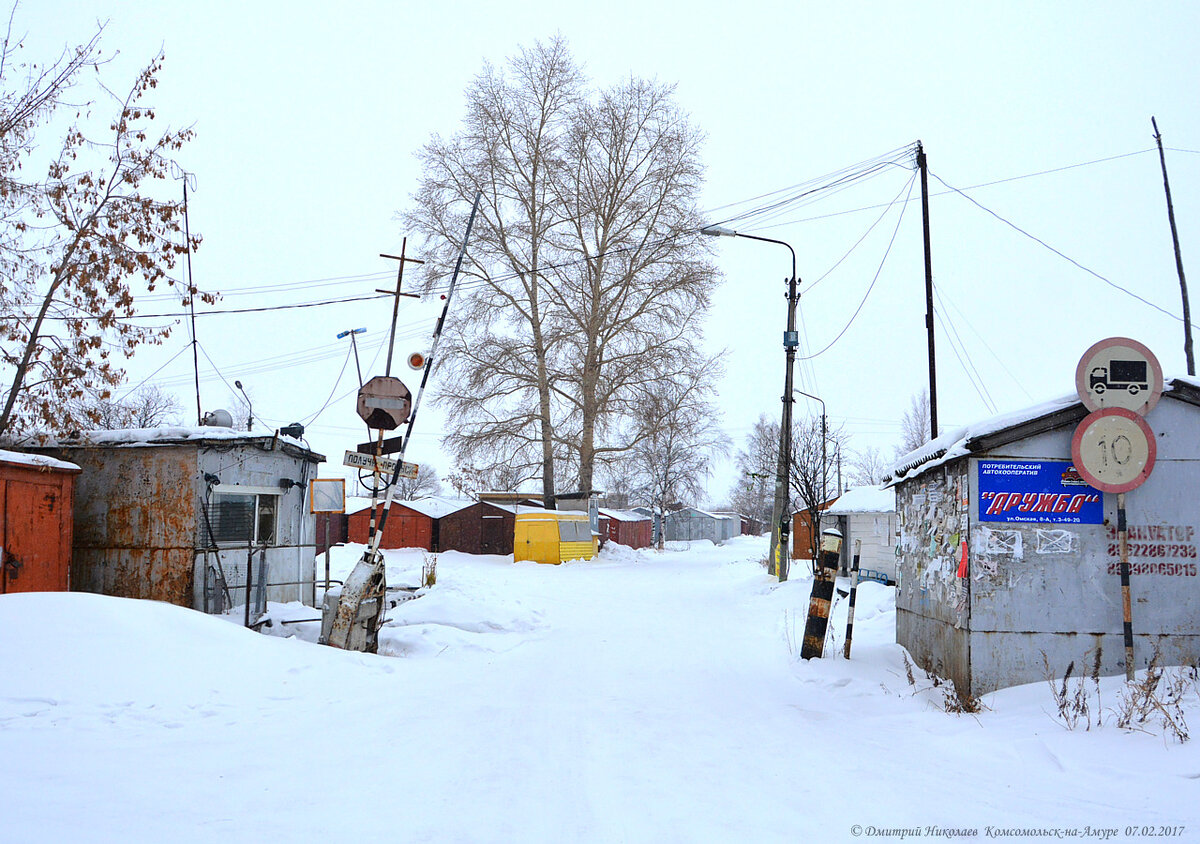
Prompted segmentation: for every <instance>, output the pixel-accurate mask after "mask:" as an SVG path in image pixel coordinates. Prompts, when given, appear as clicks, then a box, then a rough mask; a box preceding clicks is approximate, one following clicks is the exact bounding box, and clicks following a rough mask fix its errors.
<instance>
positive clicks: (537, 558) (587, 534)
mask: <svg viewBox="0 0 1200 844" xmlns="http://www.w3.org/2000/svg"><path fill="white" fill-rule="evenodd" d="M595 556H596V539H595V537H594V536H592V528H591V524H590V523H589V522H588V517H587V514H586V513H575V512H568V513H563V512H555V511H553V510H546V511H538V512H535V513H517V517H516V527H515V534H514V536H513V559H515V560H518V561H520V560H532V561H533V562H535V563H551V564H554V565H557V564H559V563H561V562H562V561H563V560H590V559H592V558H593V557H595Z"/></svg>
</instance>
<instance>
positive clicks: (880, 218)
mask: <svg viewBox="0 0 1200 844" xmlns="http://www.w3.org/2000/svg"><path fill="white" fill-rule="evenodd" d="M914 179H916V174H915V173H914V174H913V175H912V176H910V177H909V179H908V182H907V184H904V185H901V186H900V190H899V191H897V192H896V195H895V196H894V197H892V201H891V202H889V203H888V204H887V205H885V206H883V213H882V214H880V215H879V216H878V217H876V218H875V222H873V223H871V225H870V226H868V227H867V230H866V231H865V232H863V234H862V237H860V238H859V239H858V240H856V241H855V242H854V245H853V246H851V247H850V248H849V249H847V250H846V252H845V254H844V255H842V257H840V258H838V259H837V260H836V261H835V262H834V263H833V266H831V267H830V268H829V269H827V270H826V271H825V272H824V273H822V274H821V277H820V278H818V279H817V280H816V281H814V282H812V283H811V284H810V285H808V287H806V288H804V294H806V295H807V294H808V293H811V292H812V291H813V288H815V287H816V286H817V285H818V284H820V283H821V282H822V281H824V280H825V279H826V278H828V277H829V276H830V274H831V273H832V272H833V271H834V270H836V269H837V268H838V267H840V266H841V265H842V263H843V262H844V261H845V260H846V259H847V258H849V257H850V255H851V253H853V252H854V250H855V249H857V248H858V247H859V246H861V245H862V242H863V241H864V240H866V239H867V236H868V235H870V234H871V232H873V231H875V227H876V226H878V225H879V224H880V223H881V222H882V221H883V218H884V217H886V216H887V213H888V211H890V210H891V209H892V206H894V205H895V204H896V202H897V201H899V199H900V194H902V193H904V192H905V191H906V190H907V191H908V193H909V196H911V195H912V186H913V180H914ZM904 201H905V202H906V203H907V202H908V198H907V197H905V200H904Z"/></svg>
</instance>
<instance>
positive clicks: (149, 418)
mask: <svg viewBox="0 0 1200 844" xmlns="http://www.w3.org/2000/svg"><path fill="white" fill-rule="evenodd" d="M72 415H73V416H74V418H76V419H79V420H84V421H86V422H87V423H89V426H90V427H93V428H96V429H99V430H118V429H122V428H157V427H159V426H161V425H177V424H179V418H180V407H179V400H178V399H176V398H175V396H173V395H171V394H170V393H165V392H163V391H162V390H161V389H159V388H158V387H155V386H153V385H147V386H145V387H141V388H139V389H138V390H137V391H136V392H135V393H133V395H131V396H127V397H126V398H124V399H121V400H120V401H116V400H111V399H102V398H100V397H99V396H96V395H91V396H87V397H86V398H84V399H80V400H77V403H76V406H75V407H73V408H72Z"/></svg>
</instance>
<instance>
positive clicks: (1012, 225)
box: [930, 170, 1195, 326]
mask: <svg viewBox="0 0 1200 844" xmlns="http://www.w3.org/2000/svg"><path fill="white" fill-rule="evenodd" d="M930 175H932V176H933V177H934V178H935V179H937V180H938V181H939V182H941V183H942V184H943V185H946V187H947V188H949V189H950V190H952V191H954V192H955V193H957V194H958V195H959V196H961V197H962V198H963V199H966V200H967V201H968V202H970V203H971V204H972V205H975V206H976V207H978V208H980V209H981V210H983V211H986V212H987V213H989V214H991V215H992V216H993V217H995V218H996V219H997V220H999V221H1000V222H1002V223H1004V224H1005V225H1006V226H1009V227H1010V228H1012V229H1014V230H1016V231H1018V232H1020V233H1021V234H1023V235H1025V236H1026V237H1027V238H1029V239H1030V240H1032V241H1033V242H1035V243H1038V244H1040V245H1041V246H1044V247H1045V248H1046V249H1049V250H1050V251H1051V252H1053V253H1054V254H1055V255H1057V256H1058V257H1060V258H1062V259H1063V260H1064V261H1067V262H1068V263H1070V264H1073V265H1075V266H1076V267H1078V268H1079V269H1081V270H1083V271H1084V272H1085V273H1087V274H1088V275H1091V276H1094V277H1095V278H1098V279H1100V281H1102V282H1104V283H1105V284H1107V285H1108V286H1109V287H1112V288H1114V289H1115V290H1119V291H1121V292H1122V293H1124V294H1125V295H1127V296H1132V297H1133V298H1134V299H1137V300H1138V301H1139V302H1141V303H1142V304H1144V305H1149V306H1150V307H1151V308H1153V309H1154V310H1156V311H1159V312H1160V313H1163V314H1166V315H1167V316H1169V317H1170V318H1171V319H1173V320H1176V321H1177V322H1183V317H1180V316H1176V315H1175V314H1173V313H1171V312H1170V311H1168V310H1167V309H1166V308H1163V307H1160V306H1159V305H1156V304H1154V303H1153V302H1151V301H1150V300H1149V299H1146V298H1144V297H1142V296H1139V295H1138V294H1136V293H1134V292H1133V291H1132V290H1130V289H1128V288H1127V287H1122V286H1121V285H1119V284H1117V283H1116V282H1115V281H1113V280H1112V279H1109V278H1105V277H1104V276H1102V275H1100V273H1098V272H1096V271H1095V270H1093V269H1091V268H1090V267H1086V266H1084V265H1083V264H1081V263H1079V262H1078V261H1076V260H1075V259H1074V258H1072V257H1070V256H1069V255H1067V254H1065V253H1063V252H1060V251H1059V250H1057V249H1055V248H1054V247H1053V246H1051V245H1050V244H1049V243H1047V242H1046V241H1044V240H1042V239H1041V238H1039V237H1037V236H1036V235H1033V234H1030V233H1029V232H1027V231H1026V230H1025V229H1023V228H1021V227H1020V226H1018V225H1017V224H1016V223H1014V222H1012V221H1011V220H1007V219H1005V218H1004V217H1001V216H1000V215H999V214H997V213H996V212H995V211H993V210H992V209H990V208H988V207H987V206H985V205H983V204H982V203H980V202H979V201H978V200H977V199H975V198H974V197H972V196H970V195H968V194H966V193H963V192H962V191H961V190H959V189H958V188H956V187H954V186H953V185H951V184H949V183H947V182H946V180H945V179H943V178H942V177H941V176H939V175H938V174H937V173H934V172H933V171H932V170H931V171H930ZM1194 325H1195V323H1193V326H1194Z"/></svg>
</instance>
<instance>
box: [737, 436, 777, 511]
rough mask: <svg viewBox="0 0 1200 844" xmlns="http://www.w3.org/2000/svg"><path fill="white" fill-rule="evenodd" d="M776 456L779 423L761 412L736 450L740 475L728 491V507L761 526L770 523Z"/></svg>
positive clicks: (773, 497)
mask: <svg viewBox="0 0 1200 844" xmlns="http://www.w3.org/2000/svg"><path fill="white" fill-rule="evenodd" d="M778 459H779V423H778V422H776V423H774V424H772V422H771V420H770V419H768V418H767V415H766V414H765V413H764V414H762V415H761V416H759V417H758V421H757V422H756V423H754V427H753V428H752V429H751V430H750V433H749V434H747V435H746V442H745V446H744V447H743V448H741V449H739V450H738V453H737V467H738V472H739V473H740V476H739V477H738V480H737V482H736V483H735V484H734V487H733V490H732V491H731V492H730V506H731V507H733V508H734V509H735V510H737V511H738V512H739V513H741V514H743V515H745V516H749V517H750V518H751V519H753V520H754V521H756V522H758V523H759V524H760V525H770V523H771V511H772V509H773V508H774V504H775V473H776V470H777V468H778Z"/></svg>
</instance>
